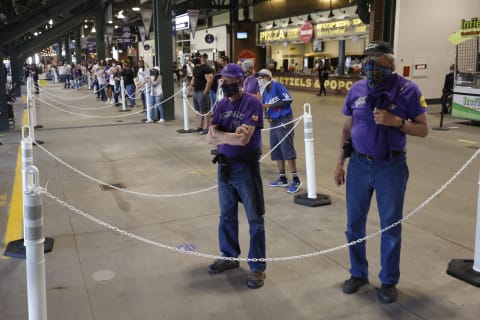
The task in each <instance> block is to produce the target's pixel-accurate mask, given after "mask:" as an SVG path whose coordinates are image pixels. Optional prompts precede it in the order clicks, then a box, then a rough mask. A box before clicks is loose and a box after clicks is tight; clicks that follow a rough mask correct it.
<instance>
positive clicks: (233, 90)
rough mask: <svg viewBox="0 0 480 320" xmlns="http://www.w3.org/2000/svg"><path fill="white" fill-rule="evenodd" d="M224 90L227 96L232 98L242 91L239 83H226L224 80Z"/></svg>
mask: <svg viewBox="0 0 480 320" xmlns="http://www.w3.org/2000/svg"><path fill="white" fill-rule="evenodd" d="M222 91H223V95H224V96H225V97H227V98H230V97H233V96H234V95H235V94H237V93H238V92H239V91H240V87H239V86H238V83H231V84H226V83H225V82H224V83H222Z"/></svg>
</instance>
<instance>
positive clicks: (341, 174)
mask: <svg viewBox="0 0 480 320" xmlns="http://www.w3.org/2000/svg"><path fill="white" fill-rule="evenodd" d="M333 180H334V181H335V184H336V185H337V187H340V186H341V185H342V184H344V183H345V170H344V169H343V163H337V166H336V167H335V172H334V174H333Z"/></svg>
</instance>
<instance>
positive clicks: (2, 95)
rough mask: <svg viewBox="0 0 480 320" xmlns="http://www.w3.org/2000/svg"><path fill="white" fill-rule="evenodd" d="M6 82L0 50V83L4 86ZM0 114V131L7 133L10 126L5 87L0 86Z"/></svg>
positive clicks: (0, 51) (1, 51)
mask: <svg viewBox="0 0 480 320" xmlns="http://www.w3.org/2000/svg"><path fill="white" fill-rule="evenodd" d="M6 81H7V79H6V77H5V65H4V64H3V50H0V83H1V84H4V83H5V82H6ZM0 113H1V114H0V131H8V130H9V129H10V125H9V122H8V105H7V93H6V91H5V85H1V86H0Z"/></svg>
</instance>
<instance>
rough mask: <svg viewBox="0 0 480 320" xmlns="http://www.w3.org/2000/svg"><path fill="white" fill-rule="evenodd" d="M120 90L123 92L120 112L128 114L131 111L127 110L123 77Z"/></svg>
mask: <svg viewBox="0 0 480 320" xmlns="http://www.w3.org/2000/svg"><path fill="white" fill-rule="evenodd" d="M120 89H121V90H122V91H121V92H122V109H121V110H118V111H120V112H127V111H130V110H128V109H127V101H126V99H125V82H124V81H123V77H121V78H120Z"/></svg>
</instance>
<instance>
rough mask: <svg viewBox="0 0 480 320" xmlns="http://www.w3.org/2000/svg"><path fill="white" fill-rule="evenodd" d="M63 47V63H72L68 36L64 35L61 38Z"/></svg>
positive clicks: (67, 34)
mask: <svg viewBox="0 0 480 320" xmlns="http://www.w3.org/2000/svg"><path fill="white" fill-rule="evenodd" d="M63 45H64V48H65V61H66V62H68V63H72V55H71V54H70V34H69V33H66V34H65V37H64V38H63Z"/></svg>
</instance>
